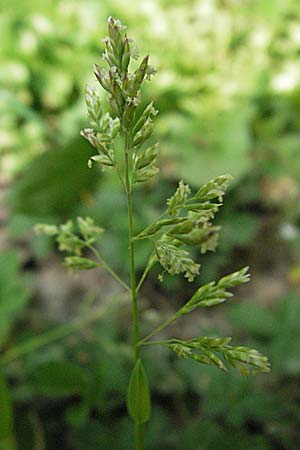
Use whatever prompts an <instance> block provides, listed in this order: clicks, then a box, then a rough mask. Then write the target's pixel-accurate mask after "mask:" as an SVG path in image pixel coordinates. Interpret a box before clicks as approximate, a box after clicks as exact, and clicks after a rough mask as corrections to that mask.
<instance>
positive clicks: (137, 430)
mask: <svg viewBox="0 0 300 450" xmlns="http://www.w3.org/2000/svg"><path fill="white" fill-rule="evenodd" d="M125 173H126V179H125V183H126V194H127V210H128V239H129V259H130V285H131V299H132V317H133V347H134V360H135V363H136V362H137V361H138V359H140V347H139V316H138V304H137V289H136V278H135V262H134V241H133V237H134V234H133V218H132V204H131V185H130V178H129V177H130V174H129V143H128V134H127V132H126V131H125ZM134 436H135V447H136V450H143V449H144V444H143V441H144V431H143V427H142V425H140V424H135V427H134Z"/></svg>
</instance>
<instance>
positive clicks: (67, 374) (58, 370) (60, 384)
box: [28, 361, 87, 397]
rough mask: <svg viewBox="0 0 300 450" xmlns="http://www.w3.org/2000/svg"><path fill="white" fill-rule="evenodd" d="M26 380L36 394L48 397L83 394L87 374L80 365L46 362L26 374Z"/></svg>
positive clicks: (85, 387)
mask: <svg viewBox="0 0 300 450" xmlns="http://www.w3.org/2000/svg"><path fill="white" fill-rule="evenodd" d="M28 382H29V384H30V386H31V387H32V388H33V389H34V391H35V392H36V393H37V394H40V395H45V396H49V397H65V396H71V395H83V394H85V393H86V389H87V376H86V373H85V372H84V370H83V369H81V367H79V366H77V365H75V364H73V363H70V362H66V361H64V362H60V361H57V362H54V361H53V362H47V363H43V364H40V365H38V366H36V367H35V368H34V369H33V370H32V372H31V373H29V374H28Z"/></svg>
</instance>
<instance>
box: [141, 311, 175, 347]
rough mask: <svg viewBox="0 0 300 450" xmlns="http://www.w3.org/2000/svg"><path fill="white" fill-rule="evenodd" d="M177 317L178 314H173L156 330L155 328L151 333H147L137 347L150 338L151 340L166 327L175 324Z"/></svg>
mask: <svg viewBox="0 0 300 450" xmlns="http://www.w3.org/2000/svg"><path fill="white" fill-rule="evenodd" d="M178 317H179V315H178V313H175V314H174V315H173V316H171V317H170V318H169V319H168V320H166V321H165V322H163V323H162V324H161V325H159V326H158V327H157V328H155V329H154V330H153V331H151V333H149V334H148V335H147V336H146V337H144V338H143V339H142V340H141V341H140V342H139V345H140V346H141V345H144V344H145V342H146V341H148V340H149V339H150V338H152V337H153V336H154V335H155V334H157V333H159V332H160V331H162V330H164V329H165V328H166V327H168V326H169V325H171V324H172V323H174V322H175V320H177V319H178Z"/></svg>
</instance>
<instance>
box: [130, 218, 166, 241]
mask: <svg viewBox="0 0 300 450" xmlns="http://www.w3.org/2000/svg"><path fill="white" fill-rule="evenodd" d="M166 214H167V211H164V212H163V213H161V214H160V215H159V216H158V217H157V218H156V219H155V220H154V221H153V222H152V223H150V225H148V226H147V227H146V228H144V229H143V230H142V231H140V232H139V234H137V235H136V236H134V239H135V240H138V239H148V238H149V236H148V235H147V236H143V237H139V236H140V235H141V234H142V233H144V232H145V231H146V230H148V229H150V228H151V227H153V225H155V224H156V222H158V221H159V220H160V219H162V218H163V217H164V216H165V215H166Z"/></svg>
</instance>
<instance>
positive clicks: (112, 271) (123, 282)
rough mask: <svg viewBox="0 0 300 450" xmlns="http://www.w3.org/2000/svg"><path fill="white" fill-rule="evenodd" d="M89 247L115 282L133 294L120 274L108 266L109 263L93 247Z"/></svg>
mask: <svg viewBox="0 0 300 450" xmlns="http://www.w3.org/2000/svg"><path fill="white" fill-rule="evenodd" d="M87 247H88V248H89V249H90V250H92V252H93V253H94V255H95V256H96V258H97V259H98V261H99V262H100V264H101V266H102V267H104V269H105V270H107V272H109V273H110V274H111V275H112V276H113V277H114V279H115V280H117V281H118V283H120V284H121V285H122V286H123V287H124V288H125V289H126V290H127V291H129V292H131V289H130V287H129V286H128V285H127V284H126V283H125V281H123V280H122V279H121V278H120V277H119V275H118V274H116V272H115V271H114V270H113V269H112V268H111V267H110V266H109V265H108V264H107V262H106V261H105V260H104V259H103V258H102V256H101V255H100V254H99V252H98V251H97V250H96V249H95V247H93V246H92V245H90V244H88V245H87Z"/></svg>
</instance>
